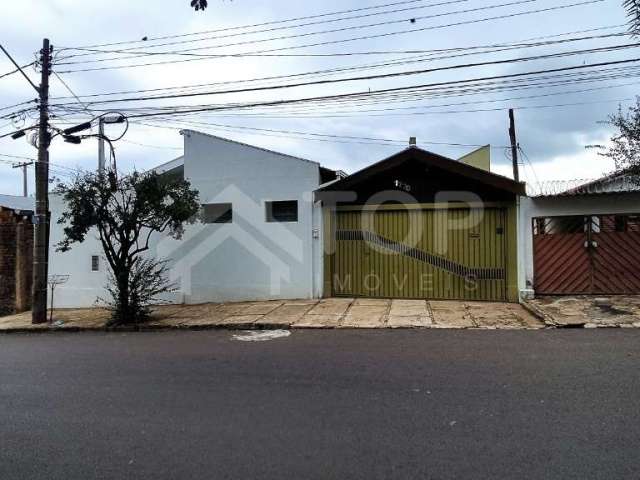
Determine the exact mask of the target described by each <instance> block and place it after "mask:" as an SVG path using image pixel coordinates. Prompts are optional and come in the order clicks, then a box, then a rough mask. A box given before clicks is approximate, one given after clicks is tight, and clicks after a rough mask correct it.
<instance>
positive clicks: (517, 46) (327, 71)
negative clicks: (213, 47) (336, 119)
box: [53, 32, 629, 100]
mask: <svg viewBox="0 0 640 480" xmlns="http://www.w3.org/2000/svg"><path fill="white" fill-rule="evenodd" d="M570 33H573V32H570ZM570 33H567V34H566V35H568V34H570ZM562 35H565V34H559V35H554V37H556V36H562ZM626 35H629V34H628V33H627V32H620V33H612V34H606V35H597V36H587V37H577V38H565V39H560V40H547V41H543V42H534V43H524V42H527V41H528V40H535V39H536V38H533V39H525V40H519V41H515V42H513V43H501V44H492V45H477V46H470V47H458V48H451V49H439V50H423V51H421V52H422V53H441V52H442V53H443V52H447V51H455V52H465V51H466V50H472V51H471V52H467V53H460V54H457V55H448V56H441V57H433V56H429V57H426V58H423V57H408V59H411V58H415V60H411V61H395V62H386V63H377V64H365V65H359V66H354V67H345V68H333V69H325V70H316V71H311V72H302V73H297V74H289V75H277V76H269V77H260V78H251V79H242V80H230V81H221V82H209V83H200V84H191V85H182V86H175V87H158V88H151V89H137V90H125V91H116V92H105V93H95V94H88V95H80V97H81V98H95V97H101V96H113V95H123V94H133V93H148V92H161V91H170V90H192V89H197V88H202V87H208V86H215V85H229V84H237V83H253V82H259V81H266V80H282V79H285V78H293V77H302V76H311V75H313V76H322V75H325V74H332V73H341V72H344V71H351V70H360V69H370V68H379V67H386V66H395V65H403V64H409V63H416V62H423V61H429V60H430V61H434V60H443V59H449V58H456V57H461V56H468V55H478V54H487V53H495V52H501V51H506V50H511V49H520V48H531V47H538V46H548V45H556V44H562V43H569V42H578V41H585V40H595V39H602V38H612V37H618V36H626ZM495 47H505V48H503V49H499V50H484V51H477V50H481V49H489V48H495ZM408 52H409V51H408ZM413 52H418V51H413ZM68 98H76V99H77V97H54V98H53V99H54V100H65V99H68Z"/></svg>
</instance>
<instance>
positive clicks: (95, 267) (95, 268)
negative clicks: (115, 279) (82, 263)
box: [91, 255, 100, 273]
mask: <svg viewBox="0 0 640 480" xmlns="http://www.w3.org/2000/svg"><path fill="white" fill-rule="evenodd" d="M99 271H100V255H91V272H92V273H95V272H99Z"/></svg>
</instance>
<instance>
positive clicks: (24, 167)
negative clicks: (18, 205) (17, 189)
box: [13, 162, 33, 197]
mask: <svg viewBox="0 0 640 480" xmlns="http://www.w3.org/2000/svg"><path fill="white" fill-rule="evenodd" d="M29 165H33V162H24V163H18V164H17V165H13V168H22V196H23V197H28V196H29V186H28V185H27V167H28V166H29Z"/></svg>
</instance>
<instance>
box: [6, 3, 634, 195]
mask: <svg viewBox="0 0 640 480" xmlns="http://www.w3.org/2000/svg"><path fill="white" fill-rule="evenodd" d="M396 1H397V0H396ZM384 3H392V2H391V0H387V1H385V0H378V1H377V2H374V1H373V0H360V1H355V0H351V1H348V0H341V1H337V0H325V1H323V2H299V1H293V0H280V1H271V2H264V1H257V0H234V1H218V0H210V5H209V8H208V9H207V10H206V11H205V12H204V13H201V12H195V11H194V10H193V9H191V8H190V7H189V2H188V1H187V0H157V1H154V2H148V1H130V0H111V1H109V2H97V1H91V2H86V1H84V2H81V1H78V0H42V1H35V0H26V1H20V2H16V1H8V0H5V1H4V2H3V5H2V13H1V15H0V32H2V33H1V34H0V41H1V42H2V44H3V45H4V46H5V47H6V48H7V49H8V50H9V51H10V53H12V54H13V56H14V57H15V58H16V59H17V61H18V62H19V63H21V64H26V63H29V62H30V61H32V60H33V59H34V52H35V51H37V50H38V49H39V48H40V45H41V42H42V38H43V37H44V36H47V37H48V38H50V39H51V42H52V44H53V45H54V48H55V51H56V55H57V56H56V62H57V63H59V65H56V66H55V70H56V71H58V72H65V71H68V70H76V69H86V68H92V67H93V68H95V67H103V66H114V65H131V64H134V63H143V62H161V61H166V60H177V59H181V60H184V59H186V58H189V57H186V56H181V57H178V56H173V57H166V56H153V57H151V56H148V57H143V58H135V59H125V60H118V61H102V62H96V63H85V64H72V65H62V63H69V62H71V61H80V60H83V61H86V60H98V59H100V60H105V59H106V58H114V57H118V56H124V54H122V53H113V54H102V55H101V56H96V54H93V56H91V55H87V56H83V57H74V58H69V59H67V60H65V57H66V56H68V55H72V54H77V53H84V52H81V51H78V50H63V48H65V47H66V48H69V47H78V46H89V45H96V44H105V43H111V42H123V41H136V40H141V39H142V37H145V36H146V37H148V38H149V39H150V40H149V41H148V42H145V43H144V44H142V43H132V44H121V45H117V46H110V47H101V48H103V49H116V48H132V47H136V48H147V49H148V50H150V51H163V50H167V49H176V48H180V49H184V48H193V47H198V48H200V50H197V52H199V53H214V52H215V53H216V54H220V53H224V54H228V53H246V52H253V51H257V50H265V49H278V48H288V50H280V52H279V53H288V54H291V53H297V54H300V53H313V54H327V53H346V52H359V53H362V52H371V51H394V52H395V51H405V50H433V49H450V48H454V47H472V46H481V45H491V44H495V43H519V42H521V41H523V40H527V41H530V39H532V38H536V37H541V36H552V35H553V36H555V35H559V34H566V33H568V32H576V31H582V30H589V29H595V28H600V27H609V26H616V25H620V24H623V23H624V22H625V17H624V12H623V9H622V7H621V6H620V1H618V0H607V1H601V2H596V3H592V4H583V5H579V6H575V7H572V8H566V9H558V10H554V11H548V12H539V13H530V14H523V15H517V16H512V17H510V18H503V19H494V20H486V21H484V20H483V19H485V18H489V17H496V16H505V15H510V14H516V13H518V14H519V13H523V12H528V11H532V10H540V9H545V8H551V7H557V6H560V5H569V4H575V3H582V2H581V0H563V1H556V0H553V1H552V0H531V1H529V2H527V3H520V4H518V5H515V4H512V5H507V6H503V7H496V8H487V7H492V6H494V5H499V4H505V3H514V1H513V0H512V1H509V0H493V1H491V0H466V1H464V0H459V1H457V2H455V3H454V2H448V4H447V5H440V6H433V4H434V3H439V4H442V3H444V0H430V1H422V2H421V1H416V2H413V3H411V4H406V3H405V4H404V5H396V6H394V7H385V8H379V9H374V10H364V11H361V12H357V13H351V14H342V15H339V16H329V17H318V18H315V19H310V20H301V21H296V22H290V23H286V24H273V25H272V26H263V27H253V28H252V29H244V30H225V31H222V32H216V33H208V34H201V35H198V36H185V37H176V38H171V39H167V40H164V41H160V40H153V39H154V38H156V37H166V36H174V35H181V34H188V33H193V32H203V31H211V30H220V29H227V28H230V27H237V26H243V25H249V24H258V23H265V22H272V21H277V20H283V19H289V18H296V17H304V16H310V15H315V14H322V13H325V12H334V11H341V10H347V9H352V8H353V9H355V8H364V7H371V6H375V5H380V4H384ZM394 3H395V2H394ZM430 4H431V5H430ZM482 7H485V10H476V11H472V12H469V11H467V12H460V11H461V10H471V9H479V8H482ZM401 8H403V9H406V8H413V9H412V10H407V11H403V12H396V13H385V12H388V11H389V10H394V9H401ZM455 12H459V13H455ZM372 13H376V15H371V16H368V17H363V18H355V19H347V20H344V19H343V20H337V19H338V18H342V17H345V16H358V15H363V14H372ZM435 15H438V16H435ZM426 16H431V18H420V17H426ZM411 18H415V19H416V20H415V22H414V23H411V22H410V20H409V19H411ZM325 20H336V21H334V22H330V23H317V24H315V25H308V26H299V25H300V24H301V23H310V22H320V21H325ZM394 20H400V21H401V22H398V23H386V24H384V25H378V26H375V27H363V28H358V29H351V30H344V31H342V32H333V33H325V34H312V33H314V32H319V31H323V30H329V29H338V28H345V27H354V26H363V25H368V24H372V23H381V22H390V21H394ZM478 20H483V21H478ZM472 21H475V22H476V23H466V24H463V25H457V26H449V27H446V28H430V29H427V28H428V27H439V26H441V25H445V24H451V23H465V22H472ZM296 25H297V26H296ZM283 26H288V27H294V26H296V28H288V29H283V28H282V27H283ZM268 28H278V30H273V31H269V32H261V33H253V34H247V32H248V31H252V30H256V29H262V30H265V29H268ZM420 28H422V29H423V30H422V31H419V32H412V33H404V34H396V32H400V31H403V30H410V29H414V30H415V29H420ZM622 30H623V28H621V27H614V28H610V29H606V30H598V31H595V32H592V33H580V34H572V35H566V36H556V37H553V38H554V39H561V38H564V39H567V38H575V37H583V36H587V35H603V34H608V33H614V32H620V31H622ZM390 33H391V34H390ZM302 34H309V35H306V36H298V37H294V38H281V39H279V40H269V41H266V40H267V39H273V37H283V36H285V37H291V36H293V35H302ZM381 34H385V35H386V34H390V35H386V36H384V37H380V38H375V39H363V40H357V41H345V42H342V43H336V44H329V45H318V46H314V47H304V48H292V47H300V46H301V45H307V44H311V43H322V42H330V41H336V40H347V39H351V38H354V37H361V36H371V35H381ZM230 35H233V36H230ZM212 37H214V38H212ZM194 39H197V40H200V41H199V42H192V43H179V44H176V45H172V46H165V47H156V48H155V50H154V49H153V48H150V46H153V45H156V44H157V43H163V42H170V43H172V42H177V41H180V42H182V41H185V40H194ZM256 40H260V41H259V42H257V43H253V44H252V43H248V42H250V41H256ZM240 42H244V44H243V45H235V46H228V47H220V45H225V44H228V43H240ZM628 43H632V40H631V39H630V38H629V37H626V36H620V37H613V38H606V39H603V38H600V39H595V40H590V41H580V42H567V43H566V44H555V45H547V46H541V47H536V48H519V49H517V50H513V49H512V50H509V51H505V52H500V53H490V54H484V55H473V56H463V57H459V58H449V59H441V60H433V59H432V60H431V61H429V62H425V61H420V62H416V63H411V64H405V65H400V66H395V67H385V68H377V69H371V70H363V69H359V70H353V71H349V72H346V73H343V74H341V75H337V76H333V77H313V78H308V77H301V78H298V79H295V77H294V78H293V79H284V80H277V81H275V82H269V83H268V84H269V85H273V84H282V83H290V82H293V81H311V80H315V79H318V78H341V77H349V76H360V75H367V74H371V75H375V74H380V73H389V72H400V71H407V70H418V69H426V68H433V67H442V66H450V65H456V64H462V63H472V62H486V61H493V60H499V59H513V58H518V57H529V56H534V55H549V54H551V53H557V52H564V51H570V50H584V49H591V48H599V47H603V46H610V45H622V44H628ZM213 46H216V48H215V49H214V48H212V47H213ZM201 47H202V48H201ZM204 47H207V48H209V49H208V50H207V49H206V48H204ZM408 56H416V54H413V55H412V54H408V53H407V54H402V53H394V54H386V55H375V56H372V55H367V56H365V55H352V56H342V57H335V56H333V57H292V56H286V57H237V58H228V57H227V58H208V59H206V60H202V59H198V60H197V61H187V62H181V63H173V64H163V65H156V66H140V67H135V68H123V69H109V70H98V71H89V72H72V73H60V77H61V78H62V79H63V80H64V82H66V83H67V85H68V86H69V87H70V88H71V89H72V90H73V92H74V93H75V94H77V95H88V94H100V93H108V92H119V91H131V90H140V89H152V88H163V87H169V86H182V85H193V84H205V83H213V82H230V81H237V80H248V79H255V78H261V77H270V76H279V75H289V74H297V73H304V72H310V71H316V70H326V69H331V68H343V67H353V66H361V65H365V64H367V65H368V64H372V63H380V62H388V61H395V60H397V59H402V58H406V57H408ZM636 56H637V49H625V50H621V51H617V52H611V51H607V52H598V53H589V54H587V53H584V54H581V55H573V56H568V57H565V58H555V59H548V58H547V59H540V60H536V61H527V62H521V63H518V64H513V63H510V64H502V65H491V66H482V67H473V68H465V69H459V70H447V71H442V72H431V73H424V74H420V75H411V76H406V77H397V78H387V79H373V80H366V81H357V82H356V81H352V82H346V83H334V84H329V85H316V86H305V87H297V88H292V89H286V90H272V91H262V92H252V93H234V94H224V95H216V96H200V97H196V98H189V99H171V100H168V99H167V100H161V101H160V100H159V101H157V102H155V103H149V102H145V103H132V102H126V103H120V104H113V105H109V107H114V108H118V107H122V108H125V107H126V108H131V107H141V106H145V107H146V106H149V105H158V106H168V105H191V104H199V105H202V104H206V105H210V104H225V103H231V102H233V103H236V102H247V101H252V102H255V101H257V102H264V101H272V100H281V99H293V98H303V97H311V96H320V95H334V94H341V93H352V92H361V91H367V90H378V89H383V88H393V87H401V86H409V85H421V84H428V83H434V82H443V81H452V80H461V79H468V78H479V77H487V76H494V75H506V74H513V73H519V72H527V71H533V70H543V69H554V68H560V67H566V66H579V65H585V64H593V63H599V62H608V61H613V60H621V59H631V58H635V57H636ZM624 68H625V70H622V71H621V72H620V73H621V76H624V77H625V78H606V79H604V81H599V82H595V81H594V82H590V83H581V84H579V85H575V86H574V85H572V84H564V85H561V86H545V85H541V86H538V87H537V88H534V89H531V88H530V89H522V90H517V91H503V92H496V93H487V92H486V91H482V92H479V93H477V94H475V95H466V96H457V97H446V98H433V97H431V98H415V99H414V101H413V102H412V103H392V104H387V103H385V104H380V105H376V104H371V103H369V104H366V105H361V104H353V103H351V104H346V105H343V106H335V105H327V106H324V107H322V108H319V107H318V108H317V110H314V109H311V108H307V107H306V106H305V107H286V108H284V107H281V108H279V109H272V110H269V111H268V112H267V111H266V110H264V109H262V110H244V111H242V112H226V113H222V114H220V113H218V112H216V113H213V112H209V113H206V114H201V115H198V116H190V117H183V118H181V119H180V121H182V122H194V121H195V122H201V123H197V124H194V123H192V124H189V125H188V124H186V123H182V124H181V123H178V122H177V121H175V119H172V120H159V119H157V118H155V119H149V120H148V121H144V123H145V125H143V124H140V123H139V121H136V123H132V124H131V126H130V130H129V131H128V133H127V134H126V136H125V137H124V140H122V141H119V142H118V143H117V158H118V166H119V168H121V169H124V170H129V169H131V168H134V167H136V168H149V167H151V166H154V165H157V164H161V163H164V162H166V161H169V160H171V159H172V158H174V157H176V156H178V155H180V153H181V148H182V137H181V136H180V134H179V129H180V128H181V127H188V128H192V129H198V130H202V131H206V132H210V133H213V134H216V135H220V136H224V137H228V138H232V139H235V140H240V141H243V142H246V143H250V144H254V145H258V146H261V147H265V148H270V149H274V150H277V151H281V152H284V153H288V154H292V155H297V156H301V157H304V158H308V159H310V160H315V161H319V162H321V163H322V164H324V165H326V166H328V167H332V168H340V169H343V170H345V171H347V172H352V171H355V170H357V169H359V168H362V167H364V166H366V165H368V164H370V163H372V162H375V161H378V160H380V159H382V158H384V157H386V156H389V155H391V154H393V153H395V152H396V151H398V150H400V149H402V148H404V146H405V144H408V139H409V137H410V136H415V137H417V139H418V143H419V145H420V146H421V147H423V148H426V149H428V150H432V151H434V152H437V153H440V154H443V155H447V156H450V157H452V158H458V157H460V156H462V155H464V154H465V153H468V152H469V151H471V150H473V149H474V147H472V146H463V147H460V146H447V145H440V144H438V143H457V144H464V145H475V144H477V145H483V144H491V145H492V146H494V147H495V148H494V149H493V150H492V161H493V169H494V171H496V172H498V173H502V174H507V175H508V174H510V170H511V169H510V165H509V160H508V159H507V157H506V155H505V151H504V148H503V147H504V146H506V145H507V144H508V143H509V138H508V134H507V127H508V116H507V109H508V108H509V106H512V107H516V108H518V107H519V109H518V110H517V111H516V120H517V133H518V139H519V142H520V145H521V147H522V149H523V150H524V152H525V153H526V154H527V156H528V158H529V159H530V161H531V162H532V164H533V168H531V166H530V165H528V164H527V165H526V167H525V168H524V179H525V180H528V181H534V180H535V179H536V178H537V179H571V178H592V177H597V176H599V175H601V174H602V173H604V172H606V171H608V170H610V169H611V165H610V164H609V163H608V162H607V161H605V160H603V159H602V158H600V157H598V156H597V155H596V153H595V152H594V151H593V150H585V145H589V144H594V143H605V142H606V141H607V138H608V137H609V135H610V133H611V132H610V131H609V130H608V128H607V127H606V126H605V125H602V124H599V123H598V122H599V121H601V120H603V119H605V118H606V116H607V115H608V114H609V113H611V112H613V111H614V110H615V109H616V108H617V105H618V103H619V102H621V101H622V103H623V105H627V104H628V103H629V102H628V99H630V98H633V96H634V95H635V93H636V90H637V81H636V79H635V76H634V73H635V70H634V68H635V67H634V66H633V64H631V65H624ZM10 70H12V65H11V64H10V63H9V61H8V60H7V59H6V58H3V57H0V75H1V74H2V73H5V72H8V71H10ZM27 73H28V75H29V76H30V77H31V78H32V79H33V80H34V81H37V79H38V73H37V72H35V71H34V69H33V67H29V68H28V69H27ZM261 84H262V85H264V84H265V83H264V82H262V83H261ZM250 85H251V86H252V85H253V84H246V83H244V84H243V83H240V84H236V83H232V84H228V85H224V86H221V85H215V86H208V87H204V88H205V90H206V89H209V90H211V89H213V88H216V89H219V88H223V87H224V88H242V87H246V86H250ZM576 90H581V91H579V92H576ZM585 90H588V91H585ZM198 91H203V89H198ZM568 92H573V93H568ZM156 93H157V92H156ZM51 95H52V96H53V97H62V96H69V95H70V93H69V91H68V90H67V89H66V88H65V86H64V85H63V84H62V83H61V82H60V80H59V79H58V78H57V77H55V76H52V77H51ZM130 96H131V95H130V94H122V95H117V96H114V97H112V98H120V97H130ZM133 96H135V95H133ZM34 97H35V92H34V91H33V90H32V89H31V87H30V86H29V84H28V83H27V82H26V80H25V79H24V78H22V77H21V76H20V75H17V74H16V75H11V76H8V77H5V78H0V108H1V107H4V106H10V105H14V104H16V103H19V102H22V101H25V100H29V99H32V98H34ZM513 97H519V98H517V99H513V100H510V101H497V100H504V99H510V98H513ZM522 97H528V98H522ZM95 98H97V97H95ZM85 101H86V99H85ZM71 102H75V100H74V99H71V98H67V99H60V100H57V103H71ZM479 102H484V103H479ZM54 103H56V102H54ZM461 103H463V105H460V104H461ZM575 103H586V105H571V104H575ZM451 104H454V105H453V106H441V107H438V105H451ZM76 105H77V103H76ZM553 105H555V106H553ZM557 105H562V106H557ZM406 107H415V110H410V111H409V110H406ZM522 107H524V108H522ZM90 108H97V109H101V108H108V107H105V106H102V105H92V106H90ZM314 108H316V107H314ZM382 108H396V109H397V108H405V110H390V111H388V113H385V112H380V111H379V110H380V109H382ZM363 110H366V112H365V111H363ZM371 110H378V111H376V112H372V111H371ZM469 110H475V111H473V112H470V111H469ZM478 110H481V111H478ZM11 111H12V109H9V110H1V111H0V114H6V113H7V112H11ZM409 112H411V114H407V113H409ZM255 113H261V114H262V116H255V115H254V114H255ZM265 114H266V115H265ZM32 117H33V114H29V115H27V116H26V118H24V117H20V118H17V119H16V120H15V121H13V122H9V120H7V119H4V120H0V134H3V133H8V132H11V131H12V130H13V129H15V128H17V127H18V128H19V127H22V126H23V125H24V126H28V125H32V124H33V123H34V118H35V117H33V118H32ZM76 118H77V119H78V120H80V119H82V118H83V117H82V116H76ZM61 122H62V121H60V125H62V123H61ZM54 123H55V120H54ZM205 124H206V125H205ZM212 124H216V125H212ZM220 125H228V126H232V127H234V128H231V129H230V128H229V127H221V126H220ZM237 127H250V128H260V129H270V130H278V131H297V132H310V133H319V134H327V135H340V136H352V137H368V138H374V139H378V138H380V139H391V140H397V142H396V143H392V144H386V145H380V144H378V143H374V141H363V143H354V142H350V141H349V140H348V139H334V140H332V141H316V140H313V139H312V138H320V137H313V136H311V137H307V138H301V136H300V135H297V134H295V135H294V134H284V133H282V132H280V133H278V132H265V131H262V130H242V129H238V128H237ZM119 128H121V127H120V126H112V127H110V130H109V132H108V133H109V134H110V135H111V136H113V135H117V134H118V129H119ZM325 140H328V138H325ZM337 140H340V141H337ZM428 142H433V143H428ZM139 144H144V146H143V145H139ZM0 154H4V155H18V156H26V157H34V156H35V155H36V150H35V149H34V148H33V147H31V146H30V145H29V144H28V143H27V141H26V140H25V139H24V138H23V139H20V140H11V139H10V138H3V139H0ZM10 160H11V159H10V158H9V157H2V156H0V172H1V174H0V193H5V194H16V195H19V194H21V175H20V173H19V172H18V171H17V170H16V169H12V168H11V165H10V164H8V163H5V162H7V161H10ZM50 160H51V162H52V164H53V165H54V168H56V169H57V171H58V172H59V173H60V172H63V171H66V172H70V170H62V169H61V168H62V167H66V168H67V169H68V168H73V169H92V168H95V166H96V164H97V144H96V142H95V141H93V140H86V141H84V142H83V144H81V145H69V144H65V143H63V142H61V141H60V140H59V139H56V140H54V142H53V144H52V146H51V156H50ZM32 185H33V172H32V171H30V190H31V191H33V187H32Z"/></svg>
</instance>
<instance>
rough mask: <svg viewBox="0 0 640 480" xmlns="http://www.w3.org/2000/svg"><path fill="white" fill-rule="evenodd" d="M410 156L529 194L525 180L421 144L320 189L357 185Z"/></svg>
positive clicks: (498, 186) (459, 173) (506, 188)
mask: <svg viewBox="0 0 640 480" xmlns="http://www.w3.org/2000/svg"><path fill="white" fill-rule="evenodd" d="M409 160H417V161H419V162H420V163H422V164H424V165H425V166H426V167H434V168H439V169H442V170H444V171H446V172H449V173H451V174H454V175H460V176H462V177H465V178H468V179H471V180H474V181H477V182H479V183H483V184H485V185H489V186H491V187H493V188H496V189H499V190H504V191H507V192H510V193H513V194H515V195H522V196H524V195H526V193H525V184H524V183H521V182H516V181H514V180H511V179H510V178H508V177H504V176H502V175H498V174H495V173H491V172H487V171H486V170H482V169H480V168H476V167H473V166H471V165H467V164H464V163H462V162H459V161H457V160H453V159H451V158H447V157H443V156H442V155H438V154H437V153H433V152H429V151H427V150H423V149H421V148H417V147H409V148H406V149H404V150H402V151H401V152H398V153H396V154H394V155H392V156H390V157H387V158H385V159H383V160H380V161H379V162H376V163H374V164H372V165H369V166H368V167H365V168H363V169H362V170H359V171H357V172H355V173H353V174H352V175H349V176H348V177H346V178H343V179H342V180H339V181H337V182H334V183H332V184H331V185H327V186H325V187H323V188H320V189H319V190H320V191H339V190H347V189H350V188H352V187H353V186H355V185H358V184H360V183H363V182H366V181H367V180H368V179H369V178H371V177H373V176H374V175H377V174H380V173H383V172H385V171H388V170H391V169H392V168H395V167H398V166H400V165H402V164H403V163H405V162H406V161H409Z"/></svg>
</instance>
